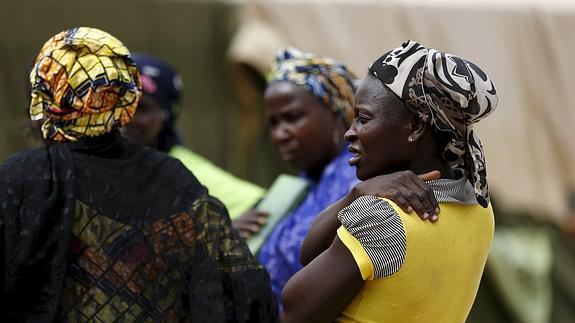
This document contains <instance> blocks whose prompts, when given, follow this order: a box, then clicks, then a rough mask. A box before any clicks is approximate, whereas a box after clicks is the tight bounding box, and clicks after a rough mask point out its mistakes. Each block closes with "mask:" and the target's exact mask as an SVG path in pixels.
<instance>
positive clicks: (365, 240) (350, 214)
mask: <svg viewBox="0 0 575 323" xmlns="http://www.w3.org/2000/svg"><path fill="white" fill-rule="evenodd" d="M427 185H429V187H430V188H431V189H432V190H433V194H434V195H435V198H436V199H437V202H439V203H459V204H467V205H472V204H477V200H476V198H475V190H474V189H473V186H472V185H471V183H470V182H469V180H467V178H465V177H462V178H460V179H458V180H452V179H438V180H433V181H428V182H427ZM338 219H339V221H340V222H341V224H342V226H343V227H344V228H345V229H346V230H347V231H348V232H349V233H350V234H351V235H352V236H353V237H354V238H355V239H356V240H357V241H358V242H359V243H360V244H361V246H362V248H363V249H364V250H365V251H366V252H367V255H368V256H369V258H370V259H371V262H372V263H373V267H374V268H373V270H374V274H373V275H374V277H373V279H378V278H384V277H389V276H391V275H393V274H394V273H396V272H398V271H399V270H400V269H401V266H402V265H403V262H404V261H405V256H406V253H407V238H406V234H405V229H404V227H403V222H402V221H401V217H400V216H399V213H397V211H395V209H394V208H393V207H392V206H391V205H390V204H389V202H387V201H386V200H383V199H381V198H379V197H377V196H372V195H365V196H361V197H359V198H358V199H356V200H355V201H353V203H351V204H350V205H348V206H347V207H345V208H343V209H342V210H341V211H340V212H339V214H338Z"/></svg>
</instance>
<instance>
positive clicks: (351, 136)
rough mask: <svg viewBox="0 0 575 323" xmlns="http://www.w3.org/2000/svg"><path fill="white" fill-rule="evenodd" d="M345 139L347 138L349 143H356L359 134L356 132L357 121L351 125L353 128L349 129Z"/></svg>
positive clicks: (344, 136)
mask: <svg viewBox="0 0 575 323" xmlns="http://www.w3.org/2000/svg"><path fill="white" fill-rule="evenodd" d="M343 138H345V140H346V141H349V142H351V141H354V140H355V139H356V138H357V132H356V130H355V121H354V122H353V123H352V124H351V127H349V129H347V131H346V132H345V134H344V135H343Z"/></svg>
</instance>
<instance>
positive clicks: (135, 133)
mask: <svg viewBox="0 0 575 323" xmlns="http://www.w3.org/2000/svg"><path fill="white" fill-rule="evenodd" d="M164 118H165V116H164V111H163V110H162V106H161V105H160V103H158V101H156V99H154V97H153V96H151V95H149V94H146V93H143V94H142V98H141V99H140V103H139V104H138V108H137V109H136V114H135V115H134V119H133V120H132V121H131V122H130V123H128V124H127V125H126V126H124V127H123V128H121V129H120V132H121V133H122V135H123V136H124V137H126V138H128V139H130V140H131V141H133V142H136V143H139V144H142V145H146V146H148V147H151V148H157V147H156V145H157V138H158V135H159V134H160V131H162V127H163V126H164Z"/></svg>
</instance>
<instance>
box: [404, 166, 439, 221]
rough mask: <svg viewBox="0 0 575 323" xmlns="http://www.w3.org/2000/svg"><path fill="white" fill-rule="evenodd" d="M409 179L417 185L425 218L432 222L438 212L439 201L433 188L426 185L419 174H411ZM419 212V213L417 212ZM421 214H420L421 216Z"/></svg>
mask: <svg viewBox="0 0 575 323" xmlns="http://www.w3.org/2000/svg"><path fill="white" fill-rule="evenodd" d="M410 180H411V181H412V183H413V184H414V185H415V186H416V187H417V191H416V193H417V195H418V197H419V200H420V201H421V203H422V204H423V206H424V212H425V213H427V215H428V216H427V218H429V219H430V220H431V221H432V222H435V221H437V219H438V216H437V215H438V213H439V203H438V202H437V199H436V198H435V194H433V190H432V189H431V187H429V185H427V184H426V183H425V182H424V181H423V180H421V178H420V177H419V176H411V177H410ZM418 214H419V213H418ZM421 215H422V214H420V216H421Z"/></svg>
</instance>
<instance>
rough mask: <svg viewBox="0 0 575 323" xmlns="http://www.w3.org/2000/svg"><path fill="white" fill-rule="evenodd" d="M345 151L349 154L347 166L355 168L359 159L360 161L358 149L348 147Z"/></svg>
mask: <svg viewBox="0 0 575 323" xmlns="http://www.w3.org/2000/svg"><path fill="white" fill-rule="evenodd" d="M347 150H348V151H349V152H350V153H351V158H350V159H349V164H350V165H351V166H357V165H358V164H359V161H360V159H361V153H360V151H359V149H357V148H355V147H353V146H349V147H348V148H347Z"/></svg>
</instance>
